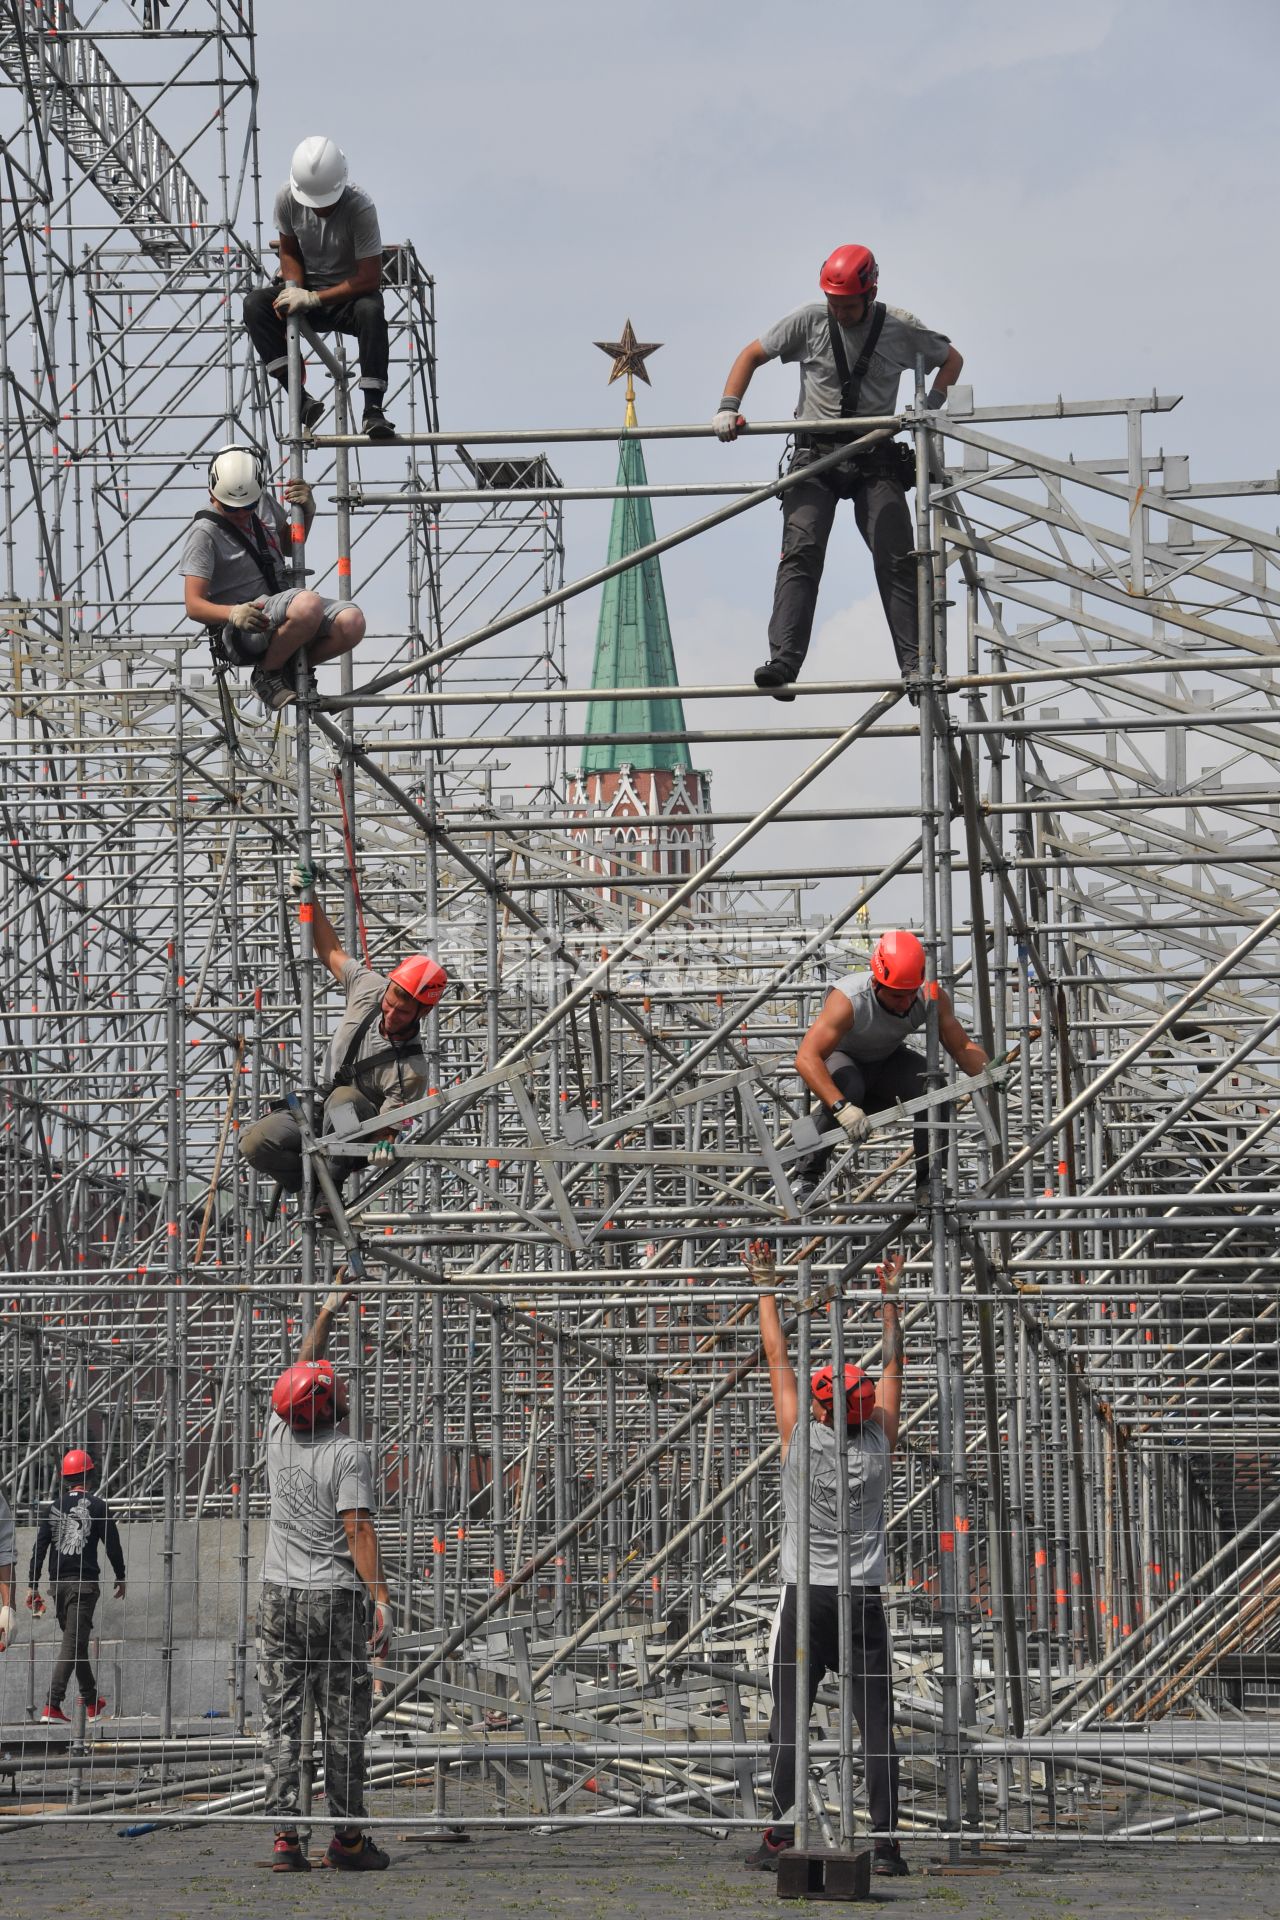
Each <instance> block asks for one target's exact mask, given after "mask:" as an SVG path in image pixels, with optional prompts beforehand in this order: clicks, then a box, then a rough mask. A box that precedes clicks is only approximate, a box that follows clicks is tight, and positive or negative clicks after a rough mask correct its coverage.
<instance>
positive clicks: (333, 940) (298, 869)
mask: <svg viewBox="0 0 1280 1920" xmlns="http://www.w3.org/2000/svg"><path fill="white" fill-rule="evenodd" d="M289 885H290V886H291V887H292V888H293V890H294V892H295V893H304V892H306V890H307V889H308V888H310V889H311V946H312V950H313V952H314V953H315V956H316V959H317V960H319V961H320V963H321V965H322V966H326V967H328V969H329V971H330V973H331V974H332V975H333V977H334V979H335V980H336V981H337V983H338V985H339V986H341V985H342V969H343V968H344V967H345V966H346V964H347V962H348V960H349V959H350V958H351V955H350V954H349V953H346V952H345V951H344V950H343V947H342V945H341V943H340V941H339V939H338V935H337V930H336V929H335V927H334V924H333V922H332V920H331V919H330V918H329V916H328V914H327V913H326V912H325V910H324V908H323V907H322V906H321V905H320V902H319V901H318V900H317V899H316V895H315V885H316V876H315V874H314V873H313V872H312V870H311V868H310V867H308V866H305V865H304V864H303V862H302V861H301V860H295V861H294V864H293V871H292V873H291V874H290V875H289Z"/></svg>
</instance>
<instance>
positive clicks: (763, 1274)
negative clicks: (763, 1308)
mask: <svg viewBox="0 0 1280 1920" xmlns="http://www.w3.org/2000/svg"><path fill="white" fill-rule="evenodd" d="M743 1259H744V1260H745V1261H746V1263H747V1272H748V1273H749V1274H750V1275H751V1278H752V1280H753V1282H754V1283H755V1285H756V1286H757V1287H759V1289H760V1291H761V1293H776V1292H777V1291H778V1263H777V1261H776V1260H775V1258H774V1254H773V1248H772V1247H771V1246H770V1245H769V1242H768V1241H767V1240H753V1241H752V1242H751V1244H750V1245H749V1246H748V1248H747V1251H746V1253H745V1254H744V1255H743Z"/></svg>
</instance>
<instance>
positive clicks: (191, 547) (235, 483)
mask: <svg viewBox="0 0 1280 1920" xmlns="http://www.w3.org/2000/svg"><path fill="white" fill-rule="evenodd" d="M265 488H266V475H265V472H264V469H263V464H262V461H261V460H260V458H259V456H258V455H257V454H256V453H255V452H254V450H253V448H252V447H223V448H222V450H221V451H220V452H219V453H216V454H215V455H214V457H213V459H212V461H211V462H210V465H209V505H208V507H204V508H201V510H200V512H199V513H197V514H196V516H195V518H194V520H193V521H192V522H191V526H190V528H189V529H188V532H187V540H186V545H185V546H184V547H183V549H182V561H181V566H182V573H183V586H184V598H185V601H186V609H187V614H188V617H189V618H190V619H192V620H198V621H199V623H200V625H201V626H202V627H207V628H208V630H209V636H210V639H211V641H212V642H213V645H214V647H215V649H217V650H219V651H220V652H221V654H222V655H223V656H225V658H226V659H227V660H229V661H230V662H231V664H232V666H236V667H252V668H253V677H252V680H251V682H250V684H251V686H252V687H253V691H254V692H255V693H256V694H257V696H258V698H259V699H260V700H261V701H262V704H263V705H264V706H265V707H266V709H267V711H268V712H269V713H274V712H276V711H278V710H279V708H281V707H283V706H287V705H288V703H289V701H290V700H292V699H293V698H294V696H295V688H294V686H293V671H292V668H291V667H290V662H291V661H292V659H293V656H294V655H295V654H296V653H297V651H298V649H299V647H306V648H307V650H308V658H309V660H310V662H311V665H312V666H319V665H320V664H321V663H322V662H323V661H325V660H332V659H334V658H336V656H337V655H338V654H340V653H350V651H351V649H352V648H353V647H355V646H358V645H359V643H360V641H361V640H362V639H363V638H364V615H363V614H362V613H361V611H360V609H359V607H357V606H356V605H355V604H354V602H353V601H350V600H323V599H321V597H320V595H319V594H318V593H312V592H310V590H309V589H308V588H306V587H295V586H292V585H290V573H289V567H288V564H287V562H286V560H285V542H286V541H287V539H288V537H289V533H288V529H289V516H288V514H287V512H286V511H285V509H284V508H283V507H282V506H281V505H280V503H279V501H278V500H274V499H273V498H272V497H271V495H270V494H269V493H267V492H266V490H265ZM285 498H286V499H287V500H288V501H289V503H290V505H291V506H298V507H301V508H302V513H303V519H304V521H305V523H306V530H307V531H310V528H311V522H312V520H313V519H314V517H315V510H316V505H315V500H314V498H313V496H312V492H311V489H310V487H309V486H308V485H307V483H306V481H305V480H291V481H290V482H289V484H288V486H287V487H286V488H285Z"/></svg>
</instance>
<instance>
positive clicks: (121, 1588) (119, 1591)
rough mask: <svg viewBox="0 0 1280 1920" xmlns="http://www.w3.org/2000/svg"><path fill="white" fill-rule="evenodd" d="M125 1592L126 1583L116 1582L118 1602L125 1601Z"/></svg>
mask: <svg viewBox="0 0 1280 1920" xmlns="http://www.w3.org/2000/svg"><path fill="white" fill-rule="evenodd" d="M124 1592H125V1583H124V1581H123V1580H117V1581H116V1599H117V1600H123V1599H124Z"/></svg>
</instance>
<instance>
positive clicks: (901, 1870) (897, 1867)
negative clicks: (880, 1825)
mask: <svg viewBox="0 0 1280 1920" xmlns="http://www.w3.org/2000/svg"><path fill="white" fill-rule="evenodd" d="M871 1871H872V1873H878V1874H879V1875H880V1878H881V1879H882V1880H903V1879H905V1878H906V1876H907V1874H909V1873H910V1871H911V1869H910V1867H909V1866H908V1865H907V1863H906V1861H905V1860H904V1859H903V1857H902V1849H901V1848H900V1847H877V1848H876V1857H875V1859H874V1860H873V1862H872V1864H871Z"/></svg>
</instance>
